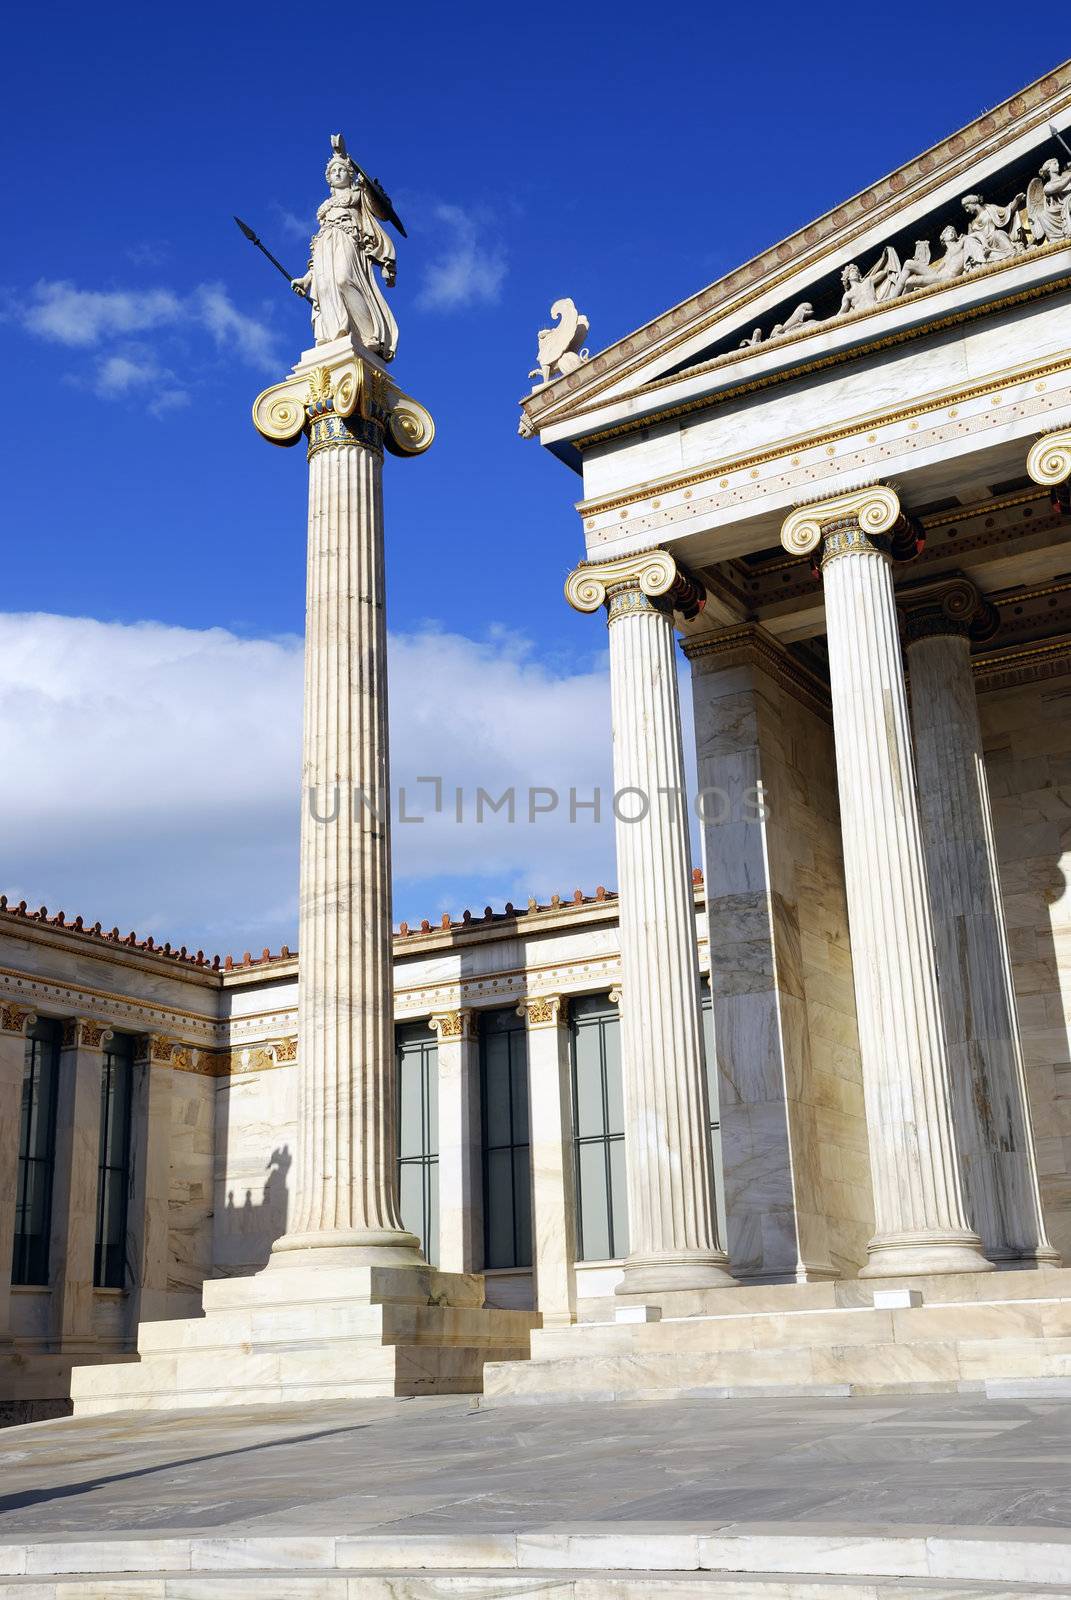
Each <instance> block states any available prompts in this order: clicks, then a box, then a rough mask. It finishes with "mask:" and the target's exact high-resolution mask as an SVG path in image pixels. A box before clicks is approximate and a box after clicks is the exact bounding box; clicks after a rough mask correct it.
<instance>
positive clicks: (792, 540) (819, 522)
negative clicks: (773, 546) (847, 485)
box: [781, 483, 900, 564]
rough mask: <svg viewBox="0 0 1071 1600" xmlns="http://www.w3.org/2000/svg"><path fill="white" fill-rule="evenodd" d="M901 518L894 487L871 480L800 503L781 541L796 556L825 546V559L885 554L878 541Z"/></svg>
mask: <svg viewBox="0 0 1071 1600" xmlns="http://www.w3.org/2000/svg"><path fill="white" fill-rule="evenodd" d="M899 519H900V498H899V496H898V495H897V493H896V491H895V489H890V488H889V487H888V486H887V485H886V484H883V483H872V484H869V485H868V486H867V488H865V489H852V490H850V491H849V493H847V494H838V495H834V496H833V497H832V498H831V499H829V500H819V501H817V502H816V503H814V504H812V505H807V506H797V507H796V509H795V511H790V512H789V514H788V516H787V517H786V518H785V520H784V522H783V523H782V525H781V543H782V545H783V546H784V548H785V549H786V550H787V551H788V553H789V555H793V556H809V555H811V554H812V553H813V552H814V551H815V550H817V549H818V547H819V545H821V546H822V561H823V564H824V563H825V562H826V561H830V560H832V559H833V557H834V556H842V555H864V554H867V555H872V554H885V547H884V544H878V543H877V542H876V541H877V540H878V539H880V538H881V536H882V535H883V534H887V533H888V532H889V531H890V530H891V529H892V528H894V527H895V526H896V523H897V522H898V521H899Z"/></svg>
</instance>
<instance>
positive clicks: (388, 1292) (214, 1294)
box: [202, 1254, 484, 1312]
mask: <svg viewBox="0 0 1071 1600" xmlns="http://www.w3.org/2000/svg"><path fill="white" fill-rule="evenodd" d="M280 1262H283V1263H285V1262H286V1256H285V1254H284V1255H281V1256H273V1257H272V1260H271V1264H270V1266H268V1267H267V1268H266V1269H265V1270H264V1271H262V1272H257V1273H254V1274H252V1275H249V1276H243V1277H235V1278H206V1279H205V1281H204V1284H203V1285H202V1303H203V1305H204V1308H205V1311H206V1312H211V1311H232V1310H243V1309H246V1308H248V1307H251V1306H264V1305H269V1306H282V1305H309V1304H312V1303H313V1302H317V1303H322V1302H325V1301H342V1300H351V1301H361V1302H363V1303H365V1304H374V1305H378V1304H383V1303H386V1302H390V1303H391V1304H394V1305H400V1304H409V1305H420V1306H426V1305H429V1304H435V1305H450V1306H471V1307H475V1308H479V1307H480V1306H482V1305H483V1300H484V1281H483V1276H482V1274H479V1273H462V1272H440V1271H439V1270H438V1268H437V1267H428V1266H416V1267H367V1266H366V1267H361V1266H358V1267H353V1266H346V1267H337V1266H330V1265H328V1266H317V1267H308V1266H306V1265H305V1264H304V1257H302V1259H301V1264H299V1265H285V1264H284V1265H280V1264H279V1263H280Z"/></svg>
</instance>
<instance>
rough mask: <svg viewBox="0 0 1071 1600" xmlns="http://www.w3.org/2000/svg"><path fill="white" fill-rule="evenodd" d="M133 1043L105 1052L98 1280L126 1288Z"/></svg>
mask: <svg viewBox="0 0 1071 1600" xmlns="http://www.w3.org/2000/svg"><path fill="white" fill-rule="evenodd" d="M133 1089H134V1040H133V1039H132V1038H131V1037H129V1035H127V1034H116V1035H115V1037H114V1039H113V1040H112V1041H111V1043H110V1044H109V1046H108V1048H107V1049H106V1050H105V1052H104V1060H103V1063H102V1070H101V1089H100V1113H101V1114H100V1173H99V1177H98V1188H97V1239H96V1259H95V1263H94V1272H93V1281H94V1283H95V1284H96V1285H97V1286H98V1287H99V1288H107V1289H121V1288H123V1286H124V1284H125V1282H126V1207H127V1191H128V1187H129V1182H130V1111H131V1103H132V1098H133Z"/></svg>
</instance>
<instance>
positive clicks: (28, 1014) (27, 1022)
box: [0, 1004, 37, 1033]
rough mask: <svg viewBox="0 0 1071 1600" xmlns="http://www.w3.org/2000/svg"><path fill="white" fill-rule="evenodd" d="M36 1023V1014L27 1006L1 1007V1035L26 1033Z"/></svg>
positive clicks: (6, 1005) (7, 1005)
mask: <svg viewBox="0 0 1071 1600" xmlns="http://www.w3.org/2000/svg"><path fill="white" fill-rule="evenodd" d="M36 1021H37V1015H36V1013H35V1012H33V1011H28V1010H27V1009H26V1007H25V1006H16V1005H11V1004H5V1005H0V1033H24V1032H25V1031H26V1029H27V1028H28V1027H32V1026H33V1024H34V1023H35V1022H36Z"/></svg>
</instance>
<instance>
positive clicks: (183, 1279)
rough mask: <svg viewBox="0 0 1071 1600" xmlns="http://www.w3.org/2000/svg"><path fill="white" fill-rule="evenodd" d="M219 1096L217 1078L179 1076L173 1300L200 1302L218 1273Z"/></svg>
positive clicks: (174, 1126)
mask: <svg viewBox="0 0 1071 1600" xmlns="http://www.w3.org/2000/svg"><path fill="white" fill-rule="evenodd" d="M216 1093H217V1080H216V1079H214V1078H206V1077H202V1076H201V1074H200V1073H196V1072H175V1073H174V1074H173V1082H172V1087H171V1174H170V1183H169V1195H170V1204H169V1213H170V1215H169V1226H168V1269H167V1283H168V1290H169V1291H170V1295H171V1297H172V1298H173V1299H174V1298H176V1297H178V1296H182V1297H190V1298H192V1299H193V1300H194V1301H195V1302H196V1301H197V1300H199V1297H200V1291H201V1284H202V1283H203V1282H204V1280H205V1278H207V1277H208V1276H209V1274H210V1273H211V1271H212V1242H213V1239H212V1236H213V1215H212V1212H213V1187H212V1184H213V1165H214V1156H215V1141H216V1132H215V1118H216ZM188 1314H189V1313H188V1311H185V1310H184V1311H181V1312H180V1311H178V1310H176V1312H175V1315H188Z"/></svg>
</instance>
